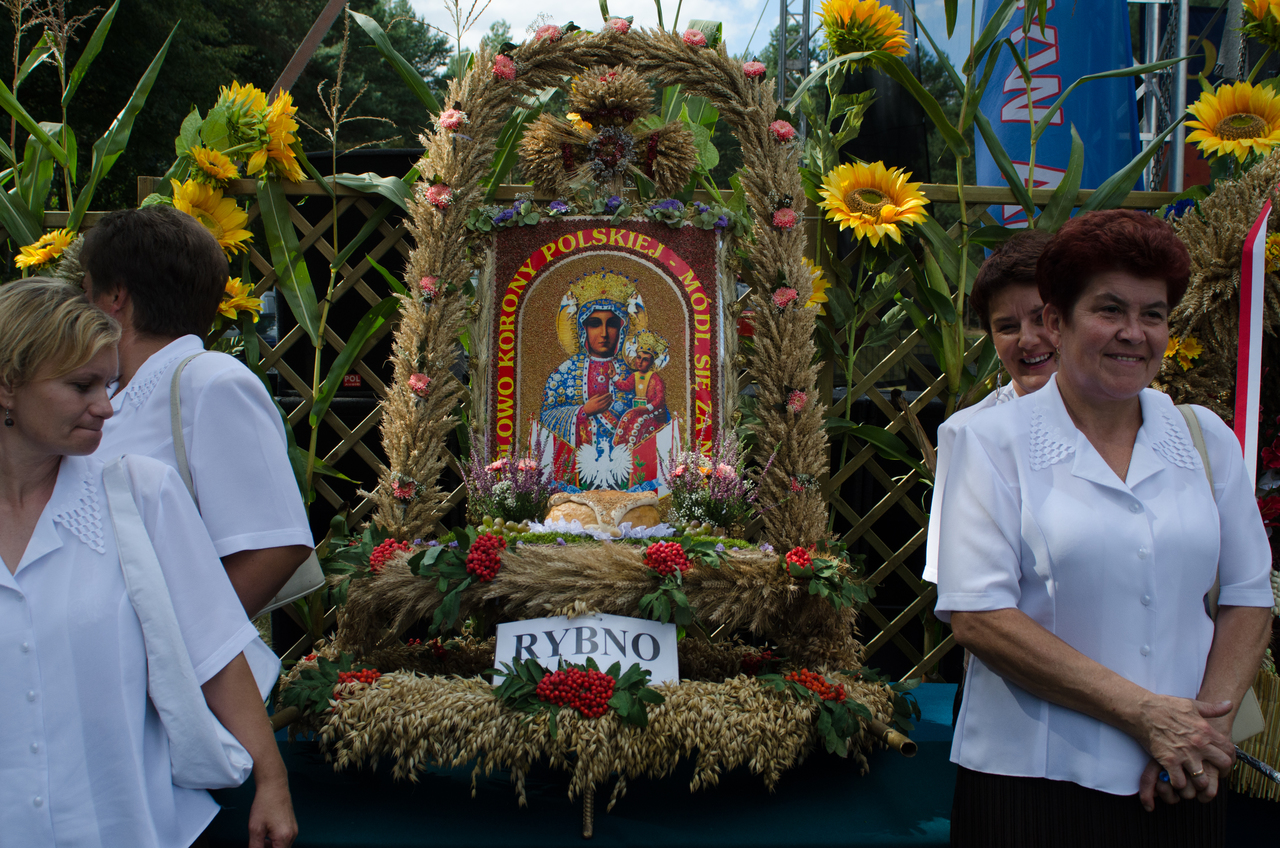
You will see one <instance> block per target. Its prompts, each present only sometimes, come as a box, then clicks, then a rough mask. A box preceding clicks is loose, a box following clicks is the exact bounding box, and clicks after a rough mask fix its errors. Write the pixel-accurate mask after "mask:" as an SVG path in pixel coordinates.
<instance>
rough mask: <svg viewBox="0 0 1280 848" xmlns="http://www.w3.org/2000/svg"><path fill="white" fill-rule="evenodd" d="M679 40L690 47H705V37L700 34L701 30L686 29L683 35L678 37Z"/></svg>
mask: <svg viewBox="0 0 1280 848" xmlns="http://www.w3.org/2000/svg"><path fill="white" fill-rule="evenodd" d="M680 38H682V39H683V40H684V43H685V44H687V45H689V46H690V47H706V46H707V37H706V36H705V35H704V34H703V33H702V30H697V29H687V30H685V31H684V35H682V36H680Z"/></svg>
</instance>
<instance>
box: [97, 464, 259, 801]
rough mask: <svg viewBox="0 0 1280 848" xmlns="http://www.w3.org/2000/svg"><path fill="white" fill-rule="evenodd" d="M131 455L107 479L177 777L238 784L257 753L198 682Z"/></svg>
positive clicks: (209, 785) (187, 783) (110, 468)
mask: <svg viewBox="0 0 1280 848" xmlns="http://www.w3.org/2000/svg"><path fill="white" fill-rule="evenodd" d="M125 460H126V457H121V458H119V459H117V460H115V461H113V462H111V463H110V464H109V465H107V466H106V468H105V469H104V470H103V474H102V479H103V483H104V485H105V487H106V490H107V506H108V508H109V510H110V512H111V524H112V526H113V527H114V528H115V532H116V545H117V546H118V547H119V549H120V567H121V570H122V571H123V572H124V582H125V586H126V587H127V588H128V590H129V601H130V603H132V604H133V611H134V612H135V613H137V616H138V621H140V622H141V623H142V640H143V643H144V644H145V645H146V651H147V696H148V697H149V698H150V699H151V703H152V704H153V705H154V706H155V708H156V712H157V713H159V715H160V723H161V724H162V725H163V726H164V732H165V735H166V736H168V737H169V762H170V765H171V766H172V770H173V783H174V785H175V786H181V787H183V788H185V789H227V788H230V787H233V786H239V785H240V784H242V783H244V782H245V780H246V779H247V778H248V777H249V773H250V772H251V771H253V758H252V757H251V756H249V752H248V751H246V750H245V748H244V746H243V745H241V744H240V743H239V742H238V741H237V740H236V738H235V737H234V736H232V735H231V733H230V732H229V731H228V730H227V729H226V728H225V727H223V726H222V722H220V721H218V719H217V717H216V716H214V714H213V711H212V710H210V709H209V705H208V703H206V702H205V699H204V693H203V692H202V691H201V690H200V685H199V684H198V683H197V682H196V673H195V669H194V668H192V666H191V657H190V655H189V654H188V653H187V646H186V643H185V642H184V641H183V639H182V631H181V629H180V628H179V627H178V618H177V616H176V615H175V614H174V612H173V600H172V599H171V598H170V596H169V587H168V585H167V584H166V583H165V580H164V572H163V571H161V569H160V562H159V560H157V559H156V552H155V548H154V547H152V545H151V537H150V536H149V535H148V534H147V528H146V527H145V526H144V525H143V523H142V516H141V514H139V512H138V504H137V501H135V500H134V497H133V488H132V487H131V486H130V485H129V473H128V471H127V470H126V469H125Z"/></svg>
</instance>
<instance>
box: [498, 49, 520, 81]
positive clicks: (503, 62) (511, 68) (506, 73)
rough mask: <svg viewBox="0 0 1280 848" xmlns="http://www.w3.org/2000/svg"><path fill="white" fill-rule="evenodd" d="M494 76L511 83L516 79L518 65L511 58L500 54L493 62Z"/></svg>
mask: <svg viewBox="0 0 1280 848" xmlns="http://www.w3.org/2000/svg"><path fill="white" fill-rule="evenodd" d="M493 75H494V76H495V77H500V78H502V79H504V80H507V81H508V82H510V81H511V80H513V79H515V78H516V63H515V62H513V61H511V57H510V56H503V55H502V54H501V53H499V54H498V55H497V56H496V57H494V60H493Z"/></svg>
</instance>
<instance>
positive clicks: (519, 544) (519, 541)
mask: <svg viewBox="0 0 1280 848" xmlns="http://www.w3.org/2000/svg"><path fill="white" fill-rule="evenodd" d="M516 547H517V548H523V547H524V540H523V539H516Z"/></svg>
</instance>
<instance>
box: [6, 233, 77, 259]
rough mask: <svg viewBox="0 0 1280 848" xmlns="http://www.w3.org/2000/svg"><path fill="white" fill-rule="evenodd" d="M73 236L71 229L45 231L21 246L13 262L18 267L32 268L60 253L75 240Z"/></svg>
mask: <svg viewBox="0 0 1280 848" xmlns="http://www.w3.org/2000/svg"><path fill="white" fill-rule="evenodd" d="M75 238H76V234H75V233H73V232H71V230H54V231H53V232H51V233H45V234H44V235H42V236H41V237H40V238H38V239H36V241H35V242H34V243H33V244H29V245H27V246H26V247H24V248H21V249H20V250H19V251H18V255H17V256H16V257H14V260H13V264H14V265H17V266H18V267H19V268H34V267H37V266H39V265H43V264H45V263H46V262H52V261H53V260H54V259H57V258H58V257H59V256H61V255H62V251H64V250H66V249H67V245H69V244H71V242H73V241H75Z"/></svg>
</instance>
